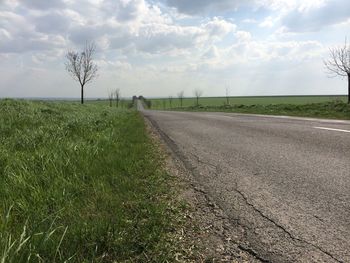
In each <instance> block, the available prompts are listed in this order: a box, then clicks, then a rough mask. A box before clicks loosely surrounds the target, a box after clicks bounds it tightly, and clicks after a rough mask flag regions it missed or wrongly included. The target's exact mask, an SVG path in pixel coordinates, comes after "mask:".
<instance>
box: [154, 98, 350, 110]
mask: <svg viewBox="0 0 350 263" xmlns="http://www.w3.org/2000/svg"><path fill="white" fill-rule="evenodd" d="M335 100H341V101H344V102H345V101H346V100H347V97H346V96H266V97H230V98H229V104H231V105H269V104H309V103H320V102H329V101H335ZM150 101H151V103H152V109H169V108H178V107H181V105H180V100H179V99H178V98H173V99H172V102H171V103H170V100H169V98H164V99H150ZM170 104H171V107H170ZM199 104H200V105H202V106H222V105H225V104H227V99H226V97H211V98H208V97H203V98H200V99H199ZM195 105H196V99H195V98H185V99H184V100H183V107H190V106H195Z"/></svg>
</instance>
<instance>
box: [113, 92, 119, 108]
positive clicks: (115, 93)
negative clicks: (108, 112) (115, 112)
mask: <svg viewBox="0 0 350 263" xmlns="http://www.w3.org/2000/svg"><path fill="white" fill-rule="evenodd" d="M114 98H115V101H116V104H117V108H118V107H119V101H120V89H116V90H115V91H114Z"/></svg>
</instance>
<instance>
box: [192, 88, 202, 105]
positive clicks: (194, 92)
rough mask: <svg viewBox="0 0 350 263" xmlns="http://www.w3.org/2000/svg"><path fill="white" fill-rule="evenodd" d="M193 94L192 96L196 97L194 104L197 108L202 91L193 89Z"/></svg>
mask: <svg viewBox="0 0 350 263" xmlns="http://www.w3.org/2000/svg"><path fill="white" fill-rule="evenodd" d="M193 94H194V96H195V97H196V102H197V104H196V105H197V106H199V98H200V97H201V96H202V95H203V91H202V90H200V89H195V90H194V91H193Z"/></svg>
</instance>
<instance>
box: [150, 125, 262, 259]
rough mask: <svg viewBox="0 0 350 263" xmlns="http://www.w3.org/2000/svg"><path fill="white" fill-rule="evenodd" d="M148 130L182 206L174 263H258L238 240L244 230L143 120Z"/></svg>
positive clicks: (162, 137)
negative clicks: (159, 150)
mask: <svg viewBox="0 0 350 263" xmlns="http://www.w3.org/2000/svg"><path fill="white" fill-rule="evenodd" d="M145 121H146V123H147V127H148V130H149V132H150V134H151V136H152V137H153V138H154V139H155V142H156V143H157V144H159V146H160V147H161V149H162V151H163V153H164V155H165V160H166V169H167V171H168V173H169V174H170V175H171V176H173V177H174V178H172V179H174V180H173V181H174V182H175V183H174V186H173V189H171V190H172V191H175V192H176V194H175V196H176V197H175V198H177V199H178V200H177V201H178V202H179V203H183V204H185V205H184V209H183V210H182V215H183V220H182V223H181V225H182V226H183V227H182V228H181V229H176V231H175V236H176V237H175V239H176V240H177V243H178V245H179V250H178V251H179V252H178V253H177V254H176V258H175V259H174V262H261V261H260V260H259V259H257V258H256V257H255V256H254V252H253V251H249V249H245V246H244V245H243V244H240V240H242V237H243V236H244V235H245V230H244V228H242V227H239V225H237V223H236V222H232V221H231V220H230V219H229V218H228V217H227V216H226V214H225V213H224V212H223V210H221V209H220V207H218V206H217V205H216V204H215V202H214V201H213V200H211V198H210V196H208V195H207V194H206V193H205V191H204V190H203V188H202V187H201V186H200V185H199V184H198V183H197V182H196V180H195V178H194V176H193V173H192V172H193V171H191V169H189V168H188V167H186V161H185V160H184V159H183V157H182V156H180V155H179V154H178V153H177V151H176V149H174V147H172V145H171V143H169V142H168V141H167V138H165V137H164V136H163V135H162V133H161V131H160V130H159V129H158V128H157V127H156V125H155V124H152V123H151V122H150V121H149V120H148V119H145Z"/></svg>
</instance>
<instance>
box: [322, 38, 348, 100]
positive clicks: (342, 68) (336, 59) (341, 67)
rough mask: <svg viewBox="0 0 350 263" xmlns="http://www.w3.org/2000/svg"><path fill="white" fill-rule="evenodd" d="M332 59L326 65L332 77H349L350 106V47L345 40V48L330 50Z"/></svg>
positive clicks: (325, 62)
mask: <svg viewBox="0 0 350 263" xmlns="http://www.w3.org/2000/svg"><path fill="white" fill-rule="evenodd" d="M329 51H330V59H329V60H326V61H324V64H325V66H326V68H327V70H328V72H329V73H330V76H332V77H336V76H341V77H347V79H348V103H349V104H350V45H349V44H348V43H347V41H346V40H345V43H344V45H343V46H340V47H334V48H330V50H329Z"/></svg>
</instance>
